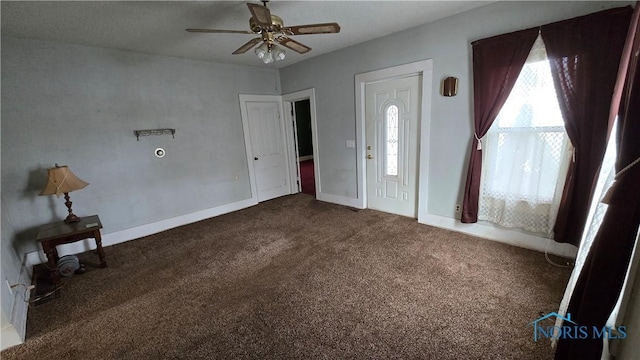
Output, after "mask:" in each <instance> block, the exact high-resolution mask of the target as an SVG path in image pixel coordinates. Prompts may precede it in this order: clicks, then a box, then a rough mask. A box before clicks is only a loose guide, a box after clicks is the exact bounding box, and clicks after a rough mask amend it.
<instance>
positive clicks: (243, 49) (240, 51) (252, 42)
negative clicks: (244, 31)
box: [233, 38, 262, 55]
mask: <svg viewBox="0 0 640 360" xmlns="http://www.w3.org/2000/svg"><path fill="white" fill-rule="evenodd" d="M261 41H262V39H261V38H255V39H251V40H249V42H247V43H246V44H244V45H242V46H240V47H239V48H238V50H236V51H234V52H233V55H238V54H244V53H246V52H247V50H249V49H251V48H252V47H254V46H255V45H256V44H257V43H259V42H261Z"/></svg>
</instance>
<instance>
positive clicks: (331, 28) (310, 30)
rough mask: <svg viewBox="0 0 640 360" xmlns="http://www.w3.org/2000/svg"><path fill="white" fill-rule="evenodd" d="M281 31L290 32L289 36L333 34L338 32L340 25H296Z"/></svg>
mask: <svg viewBox="0 0 640 360" xmlns="http://www.w3.org/2000/svg"><path fill="white" fill-rule="evenodd" d="M283 31H286V32H290V33H291V35H307V34H334V33H339V32H340V25H338V23H323V24H308V25H297V26H289V27H287V28H286V29H283Z"/></svg>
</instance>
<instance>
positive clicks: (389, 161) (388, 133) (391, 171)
mask: <svg viewBox="0 0 640 360" xmlns="http://www.w3.org/2000/svg"><path fill="white" fill-rule="evenodd" d="M384 121H385V132H384V144H385V174H386V175H387V176H398V107H397V106H396V105H391V106H389V107H387V111H386V112H385V116H384Z"/></svg>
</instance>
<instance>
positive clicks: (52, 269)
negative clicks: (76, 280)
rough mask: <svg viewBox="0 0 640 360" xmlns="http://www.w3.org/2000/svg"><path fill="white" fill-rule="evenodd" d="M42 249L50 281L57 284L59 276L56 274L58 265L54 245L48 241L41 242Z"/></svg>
mask: <svg viewBox="0 0 640 360" xmlns="http://www.w3.org/2000/svg"><path fill="white" fill-rule="evenodd" d="M42 250H43V251H44V253H45V254H46V255H47V268H48V269H49V277H50V278H51V282H52V283H53V284H57V283H58V282H59V281H60V276H59V275H58V265H57V263H56V255H57V251H56V247H55V246H52V245H51V244H50V243H49V242H43V243H42Z"/></svg>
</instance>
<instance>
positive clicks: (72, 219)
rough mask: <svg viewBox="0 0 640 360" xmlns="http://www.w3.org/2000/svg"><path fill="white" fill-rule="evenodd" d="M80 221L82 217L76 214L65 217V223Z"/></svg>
mask: <svg viewBox="0 0 640 360" xmlns="http://www.w3.org/2000/svg"><path fill="white" fill-rule="evenodd" d="M79 221H80V217H78V216H76V215H75V214H69V216H67V218H66V219H64V222H65V224H72V223H76V222H79Z"/></svg>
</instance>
